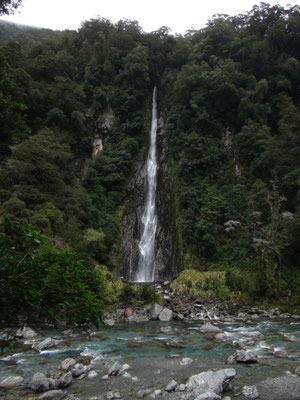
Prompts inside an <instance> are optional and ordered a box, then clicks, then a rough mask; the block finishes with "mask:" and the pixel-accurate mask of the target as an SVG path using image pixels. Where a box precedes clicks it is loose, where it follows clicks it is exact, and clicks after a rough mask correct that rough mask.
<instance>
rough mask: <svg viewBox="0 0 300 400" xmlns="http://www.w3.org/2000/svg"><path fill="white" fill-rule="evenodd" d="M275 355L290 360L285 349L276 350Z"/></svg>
mask: <svg viewBox="0 0 300 400" xmlns="http://www.w3.org/2000/svg"><path fill="white" fill-rule="evenodd" d="M273 355H274V356H275V357H278V358H289V353H288V352H287V351H286V350H285V349H278V350H274V351H273Z"/></svg>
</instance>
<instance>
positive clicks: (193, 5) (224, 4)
mask: <svg viewBox="0 0 300 400" xmlns="http://www.w3.org/2000/svg"><path fill="white" fill-rule="evenodd" d="M259 2H260V0H258V1H255V0H147V1H143V0H23V7H22V8H20V9H19V11H17V12H16V13H15V15H12V16H6V17H1V19H5V20H7V21H11V22H17V23H20V24H24V25H32V26H39V27H43V28H51V29H59V30H63V29H78V28H80V26H81V22H82V21H85V20H89V19H91V18H97V17H104V18H107V19H110V20H111V21H112V22H117V21H119V20H120V19H124V18H126V19H135V20H137V21H138V22H139V24H140V26H141V27H142V28H143V30H144V31H145V32H151V31H154V30H156V29H158V28H160V27H161V26H168V27H169V28H171V29H172V31H173V33H182V34H184V33H185V32H186V31H187V30H188V29H190V28H192V27H193V28H195V29H200V28H203V27H204V26H205V24H206V22H207V20H208V19H210V18H211V17H212V15H213V14H216V13H219V14H222V13H223V14H229V15H237V14H239V13H244V12H247V11H250V10H251V8H252V6H253V5H254V4H259ZM265 2H266V3H269V4H271V5H274V4H278V3H279V4H281V5H283V6H286V3H287V2H286V1H282V0H280V1H272V0H270V1H267V0H266V1H265ZM289 4H292V5H294V4H296V3H294V2H289Z"/></svg>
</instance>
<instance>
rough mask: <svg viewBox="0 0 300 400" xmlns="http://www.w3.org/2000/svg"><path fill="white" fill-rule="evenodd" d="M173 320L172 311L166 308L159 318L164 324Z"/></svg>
mask: <svg viewBox="0 0 300 400" xmlns="http://www.w3.org/2000/svg"><path fill="white" fill-rule="evenodd" d="M172 318H173V311H172V310H170V309H169V308H167V307H165V308H164V309H163V310H162V311H161V312H160V313H159V316H158V319H159V320H160V321H164V322H169V321H172Z"/></svg>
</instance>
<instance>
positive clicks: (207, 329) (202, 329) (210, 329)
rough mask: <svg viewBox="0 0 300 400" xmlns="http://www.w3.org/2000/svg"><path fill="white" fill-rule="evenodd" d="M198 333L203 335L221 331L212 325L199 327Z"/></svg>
mask: <svg viewBox="0 0 300 400" xmlns="http://www.w3.org/2000/svg"><path fill="white" fill-rule="evenodd" d="M200 332H203V333H222V330H221V329H220V328H218V327H217V326H215V325H212V324H204V325H202V326H201V327H200Z"/></svg>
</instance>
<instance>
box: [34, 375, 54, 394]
mask: <svg viewBox="0 0 300 400" xmlns="http://www.w3.org/2000/svg"><path fill="white" fill-rule="evenodd" d="M30 388H31V389H32V390H33V391H34V392H47V391H48V390H49V389H50V384H49V379H48V378H47V377H46V375H44V374H43V373H42V372H37V373H35V374H34V375H33V377H32V378H31V382H30Z"/></svg>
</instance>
